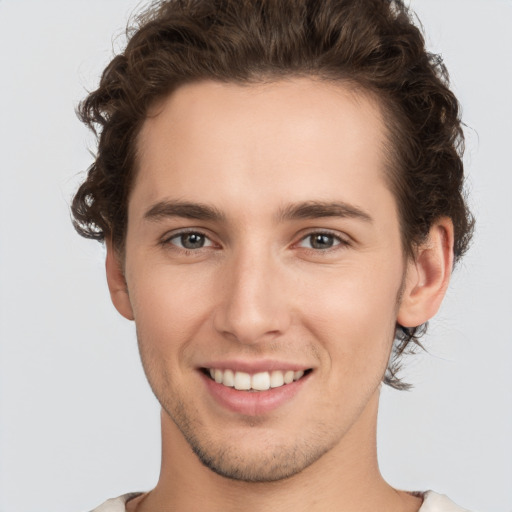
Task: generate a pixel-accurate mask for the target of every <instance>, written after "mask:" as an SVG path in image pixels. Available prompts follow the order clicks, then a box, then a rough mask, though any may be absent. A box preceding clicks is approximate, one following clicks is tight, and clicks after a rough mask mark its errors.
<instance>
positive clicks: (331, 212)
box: [278, 201, 373, 223]
mask: <svg viewBox="0 0 512 512" xmlns="http://www.w3.org/2000/svg"><path fill="white" fill-rule="evenodd" d="M321 217H342V218H352V219H359V220H362V221H365V222H369V223H372V222H373V219H372V217H371V216H370V215H369V214H368V213H366V212H365V211H363V210H361V209H360V208H358V207H357V206H354V205H351V204H348V203H344V202H338V201H335V202H324V201H306V202H303V203H297V204H290V205H288V206H286V207H285V208H283V209H282V210H281V211H280V212H279V213H278V220H280V221H286V220H299V219H317V218H321Z"/></svg>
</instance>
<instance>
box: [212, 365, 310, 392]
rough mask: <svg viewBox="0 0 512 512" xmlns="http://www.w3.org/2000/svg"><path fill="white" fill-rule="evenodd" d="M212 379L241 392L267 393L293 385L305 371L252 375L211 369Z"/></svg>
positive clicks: (275, 371) (278, 371)
mask: <svg viewBox="0 0 512 512" xmlns="http://www.w3.org/2000/svg"><path fill="white" fill-rule="evenodd" d="M208 371H209V373H210V377H211V378H212V379H213V380H214V381H215V382H217V383H218V384H223V385H224V386H227V387H231V388H232V387H234V388H235V389H238V390H240V391H249V390H254V391H267V390H268V389H271V388H279V387H281V386H283V385H285V384H291V383H292V382H293V381H296V380H299V379H300V378H302V377H303V376H304V371H303V370H298V371H296V372H294V371H293V370H287V371H281V370H274V371H272V372H259V373H255V374H254V375H251V374H249V373H246V372H235V371H233V370H219V369H218V368H210V369H209V370H208Z"/></svg>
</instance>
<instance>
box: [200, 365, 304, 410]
mask: <svg viewBox="0 0 512 512" xmlns="http://www.w3.org/2000/svg"><path fill="white" fill-rule="evenodd" d="M200 374H201V377H202V378H203V381H204V383H205V384H206V387H207V389H208V391H209V392H210V394H211V395H212V396H213V398H214V399H215V400H216V401H217V403H218V404H220V405H221V406H223V407H225V408H226V409H228V410H230V411H232V412H236V413H238V414H243V415H246V416H259V415H262V414H265V413H268V412H271V411H273V410H275V409H277V408H279V407H281V406H283V405H284V404H286V403H287V402H289V401H290V400H292V399H293V398H294V397H295V395H296V394H297V393H298V392H299V391H300V390H301V389H302V387H303V386H304V384H305V383H306V381H308V380H309V377H310V376H311V372H310V373H308V374H307V375H304V377H302V378H300V379H299V380H297V381H294V382H291V383H290V384H284V385H283V386H280V387H278V388H270V389H269V390H267V391H239V390H237V389H235V388H230V387H227V386H224V385H222V384H219V383H217V382H215V381H214V380H212V379H210V378H209V377H208V376H206V375H205V374H204V373H202V372H200Z"/></svg>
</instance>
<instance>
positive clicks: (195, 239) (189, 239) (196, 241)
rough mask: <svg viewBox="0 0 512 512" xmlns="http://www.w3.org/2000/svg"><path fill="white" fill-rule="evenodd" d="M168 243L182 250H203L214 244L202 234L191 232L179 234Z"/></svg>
mask: <svg viewBox="0 0 512 512" xmlns="http://www.w3.org/2000/svg"><path fill="white" fill-rule="evenodd" d="M168 242H170V243H172V244H173V245H177V246H178V247H180V248H182V249H188V250H193V249H202V248H203V247H209V246H211V245H213V244H212V242H211V240H210V239H209V238H208V237H207V236H206V235H203V234H202V233H196V232H192V231H191V232H189V233H179V234H178V235H174V236H173V237H171V238H169V239H168Z"/></svg>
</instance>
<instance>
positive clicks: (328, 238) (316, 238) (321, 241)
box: [299, 233, 343, 250]
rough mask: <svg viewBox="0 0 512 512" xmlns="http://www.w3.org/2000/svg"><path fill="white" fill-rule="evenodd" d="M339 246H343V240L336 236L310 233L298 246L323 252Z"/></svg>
mask: <svg viewBox="0 0 512 512" xmlns="http://www.w3.org/2000/svg"><path fill="white" fill-rule="evenodd" d="M341 244H343V240H342V239H341V238H340V237H338V236H336V235H332V234H330V233H311V234H310V235H308V236H306V237H304V238H303V239H302V240H301V241H300V244H299V246H300V247H307V248H310V249H319V250H322V249H323V250H325V249H331V248H332V247H334V246H337V245H341Z"/></svg>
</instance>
